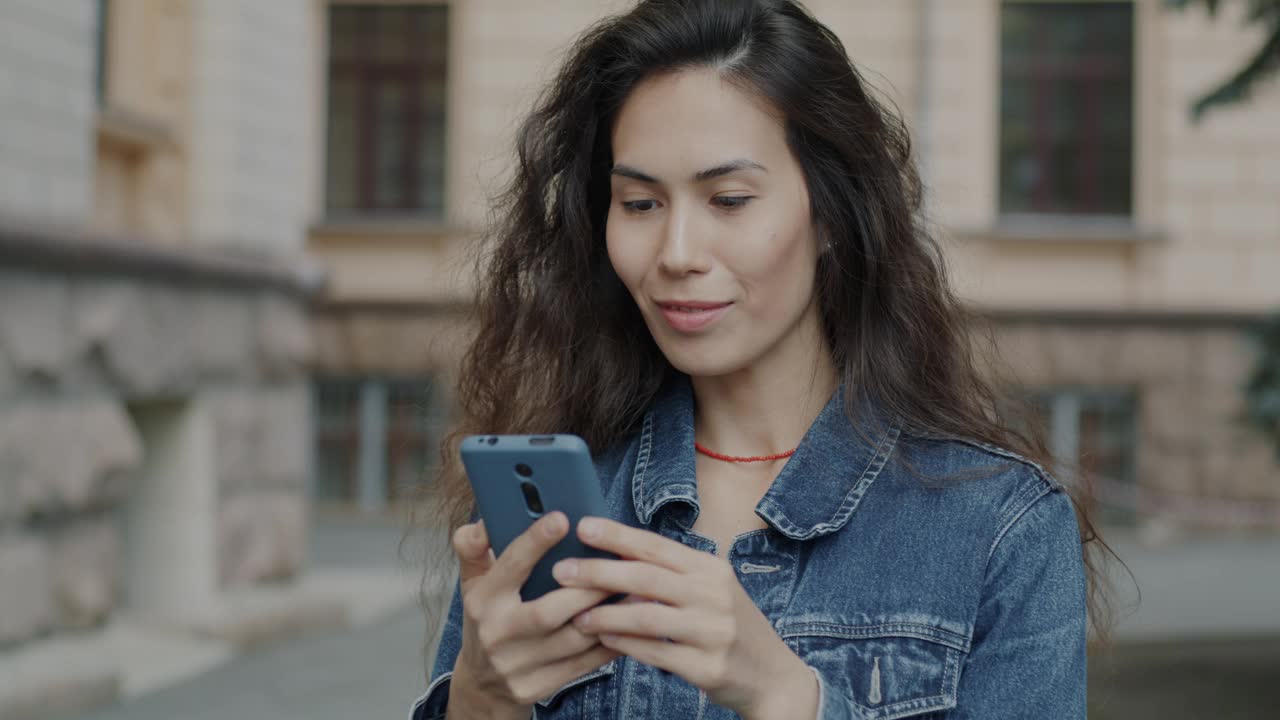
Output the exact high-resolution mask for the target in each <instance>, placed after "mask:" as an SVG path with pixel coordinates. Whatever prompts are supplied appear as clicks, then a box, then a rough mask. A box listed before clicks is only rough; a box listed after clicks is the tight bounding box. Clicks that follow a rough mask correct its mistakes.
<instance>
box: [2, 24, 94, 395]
mask: <svg viewBox="0 0 1280 720" xmlns="http://www.w3.org/2000/svg"><path fill="white" fill-rule="evenodd" d="M94 6H95V3H91V2H48V0H5V2H3V3H0V211H9V212H22V213H24V214H27V215H34V216H40V217H63V218H66V217H75V218H79V217H85V216H87V215H88V214H89V213H90V211H91V210H92V209H93V184H92V180H93V156H94V148H93V134H92V133H91V132H89V128H91V127H92V126H93V112H94V107H93V82H94V63H93V48H94V46H95V43H94V27H95V21H94ZM0 382H2V381H0Z"/></svg>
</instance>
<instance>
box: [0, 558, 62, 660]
mask: <svg viewBox="0 0 1280 720" xmlns="http://www.w3.org/2000/svg"><path fill="white" fill-rule="evenodd" d="M53 608H54V606H53V585H52V583H51V582H50V576H49V549H48V547H47V546H46V545H45V544H44V543H43V542H41V541H39V540H37V539H35V538H32V537H26V536H17V537H7V538H6V537H0V647H4V646H6V645H13V644H16V643H20V642H23V641H26V640H30V639H31V638H33V637H36V636H38V635H40V634H42V633H44V632H46V631H48V630H50V629H51V628H52V627H53V623H54V613H53Z"/></svg>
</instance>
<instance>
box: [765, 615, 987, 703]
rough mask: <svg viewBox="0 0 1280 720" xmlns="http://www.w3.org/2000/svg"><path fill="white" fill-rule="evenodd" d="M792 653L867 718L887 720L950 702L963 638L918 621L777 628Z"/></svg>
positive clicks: (953, 697) (965, 643) (965, 645)
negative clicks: (860, 709)
mask: <svg viewBox="0 0 1280 720" xmlns="http://www.w3.org/2000/svg"><path fill="white" fill-rule="evenodd" d="M778 633H779V635H780V636H781V637H782V639H783V640H784V641H785V642H786V643H787V645H789V646H790V647H791V648H792V649H793V650H794V651H795V652H796V654H797V655H799V656H800V657H801V658H802V659H804V661H805V662H806V663H808V664H810V665H812V666H813V667H814V668H816V669H817V670H818V672H820V673H822V676H823V679H824V680H825V681H827V682H828V683H830V685H832V686H833V687H831V690H832V691H833V692H839V693H841V694H844V695H846V696H847V697H850V698H852V699H853V701H854V702H855V703H857V704H858V705H859V706H861V707H862V709H863V711H864V713H865V715H866V717H867V718H874V719H876V720H890V719H892V718H903V717H911V716H915V715H923V714H927V713H931V712H937V711H941V710H946V709H949V708H953V707H955V706H956V689H957V687H958V685H959V678H960V666H961V662H962V660H963V658H964V655H965V652H966V649H967V648H968V640H967V638H962V637H960V636H958V635H955V634H954V633H952V632H950V631H947V630H943V629H940V628H937V627H933V626H928V625H921V624H919V623H886V624H878V625H859V626H853V625H841V624H837V623H825V622H806V623H803V624H797V625H793V626H790V627H786V626H784V627H780V628H779V629H778Z"/></svg>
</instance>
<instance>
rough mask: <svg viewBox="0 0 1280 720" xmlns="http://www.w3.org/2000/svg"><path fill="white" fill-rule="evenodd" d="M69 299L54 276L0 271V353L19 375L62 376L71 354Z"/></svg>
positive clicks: (72, 347)
mask: <svg viewBox="0 0 1280 720" xmlns="http://www.w3.org/2000/svg"><path fill="white" fill-rule="evenodd" d="M69 298H70V293H69V290H68V286H67V283H66V281H65V280H62V279H60V278H58V277H57V276H54V275H46V274H29V273H15V272H3V273H0V352H3V353H4V354H5V355H6V356H7V357H8V363H9V365H10V366H11V367H12V368H13V370H14V371H16V372H17V373H18V374H20V375H34V376H37V377H39V378H41V379H44V380H46V381H56V380H57V379H58V378H60V377H61V376H62V374H63V372H64V371H65V370H66V367H67V365H68V363H69V361H70V360H71V357H72V355H74V341H73V338H72V333H71V324H70V299H69Z"/></svg>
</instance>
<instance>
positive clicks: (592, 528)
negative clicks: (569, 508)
mask: <svg viewBox="0 0 1280 720" xmlns="http://www.w3.org/2000/svg"><path fill="white" fill-rule="evenodd" d="M578 530H579V531H580V532H581V533H582V537H584V538H594V537H596V536H598V535H599V534H600V521H599V520H596V519H594V518H583V519H582V520H580V521H578Z"/></svg>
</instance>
